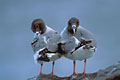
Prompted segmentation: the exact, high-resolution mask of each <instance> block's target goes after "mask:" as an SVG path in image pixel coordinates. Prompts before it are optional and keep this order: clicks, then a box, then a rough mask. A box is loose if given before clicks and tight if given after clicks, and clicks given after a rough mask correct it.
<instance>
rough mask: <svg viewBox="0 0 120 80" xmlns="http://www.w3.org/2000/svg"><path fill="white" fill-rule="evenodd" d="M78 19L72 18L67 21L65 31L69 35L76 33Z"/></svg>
mask: <svg viewBox="0 0 120 80" xmlns="http://www.w3.org/2000/svg"><path fill="white" fill-rule="evenodd" d="M79 24H80V22H79V19H77V18H75V17H73V18H71V19H69V21H68V27H67V30H68V32H69V33H70V34H72V35H73V34H75V33H76V31H77V28H78V27H79Z"/></svg>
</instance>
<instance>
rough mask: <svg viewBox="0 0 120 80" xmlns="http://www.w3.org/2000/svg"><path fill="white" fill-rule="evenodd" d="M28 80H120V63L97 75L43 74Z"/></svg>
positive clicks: (98, 72) (96, 73) (100, 71)
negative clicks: (65, 75) (67, 75)
mask: <svg viewBox="0 0 120 80" xmlns="http://www.w3.org/2000/svg"><path fill="white" fill-rule="evenodd" d="M28 80H120V61H119V62H118V63H116V64H114V65H112V66H109V67H107V68H105V69H104V70H99V71H97V72H95V73H88V74H77V75H73V76H70V77H58V76H56V75H46V74H42V75H38V76H37V77H33V78H30V79H28Z"/></svg>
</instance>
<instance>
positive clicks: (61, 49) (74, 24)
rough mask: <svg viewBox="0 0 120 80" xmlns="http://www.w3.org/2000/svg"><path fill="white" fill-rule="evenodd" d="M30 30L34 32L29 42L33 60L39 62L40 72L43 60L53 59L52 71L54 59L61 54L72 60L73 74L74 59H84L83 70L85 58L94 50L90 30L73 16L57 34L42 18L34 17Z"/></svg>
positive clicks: (94, 46)
mask: <svg viewBox="0 0 120 80" xmlns="http://www.w3.org/2000/svg"><path fill="white" fill-rule="evenodd" d="M31 29H32V31H33V32H34V33H35V36H34V39H33V41H32V43H31V45H32V48H33V51H34V53H35V54H34V60H35V61H36V62H38V63H40V64H41V69H40V74H42V66H43V62H49V61H53V66H52V72H51V73H50V74H51V75H52V74H53V69H54V64H55V60H57V59H59V58H61V57H62V56H64V57H66V58H68V59H71V60H73V64H74V71H73V74H72V75H75V74H76V72H75V61H76V60H80V61H81V60H84V72H83V73H85V68H86V59H88V58H90V57H91V56H93V54H94V52H95V51H96V48H97V46H96V40H95V38H94V36H93V34H92V33H91V32H89V31H88V30H86V29H85V28H83V27H81V26H80V21H79V20H78V19H77V18H75V17H73V18H71V19H69V21H68V26H67V27H65V28H64V29H63V30H62V32H61V34H60V35H59V34H58V33H57V32H56V31H55V30H53V29H51V28H50V27H48V26H47V25H45V23H44V21H43V20H42V19H35V20H33V22H32V27H31Z"/></svg>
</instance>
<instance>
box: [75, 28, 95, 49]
mask: <svg viewBox="0 0 120 80" xmlns="http://www.w3.org/2000/svg"><path fill="white" fill-rule="evenodd" d="M75 37H76V38H77V39H78V40H80V41H81V40H86V41H88V40H91V41H92V43H91V44H92V45H93V46H95V47H97V42H96V39H95V37H94V35H93V34H92V33H91V32H90V31H88V30H87V29H85V28H83V27H81V26H79V27H78V30H77V32H76V34H75Z"/></svg>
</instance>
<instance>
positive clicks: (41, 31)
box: [31, 19, 61, 75]
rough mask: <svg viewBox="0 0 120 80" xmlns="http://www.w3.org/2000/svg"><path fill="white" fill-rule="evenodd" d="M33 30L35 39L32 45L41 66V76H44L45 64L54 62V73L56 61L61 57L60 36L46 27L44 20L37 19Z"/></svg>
mask: <svg viewBox="0 0 120 80" xmlns="http://www.w3.org/2000/svg"><path fill="white" fill-rule="evenodd" d="M31 29H32V31H33V33H35V37H34V39H33V41H32V43H31V45H32V48H33V51H34V53H35V54H34V60H35V62H38V63H40V64H41V69H40V74H42V66H43V62H49V61H53V63H52V72H51V73H50V74H51V75H53V69H54V64H55V60H57V59H59V58H60V57H61V54H60V53H59V47H60V45H59V40H60V35H59V34H58V33H57V32H56V31H55V30H53V29H52V28H50V27H48V26H47V25H45V23H44V21H43V20H42V19H35V20H33V22H32V26H31Z"/></svg>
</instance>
